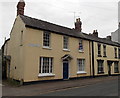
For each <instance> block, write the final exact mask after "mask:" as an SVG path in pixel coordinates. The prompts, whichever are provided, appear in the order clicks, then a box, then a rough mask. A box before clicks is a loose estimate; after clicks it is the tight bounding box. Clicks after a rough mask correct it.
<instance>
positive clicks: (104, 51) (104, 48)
mask: <svg viewBox="0 0 120 98" xmlns="http://www.w3.org/2000/svg"><path fill="white" fill-rule="evenodd" d="M103 56H104V57H106V45H103Z"/></svg>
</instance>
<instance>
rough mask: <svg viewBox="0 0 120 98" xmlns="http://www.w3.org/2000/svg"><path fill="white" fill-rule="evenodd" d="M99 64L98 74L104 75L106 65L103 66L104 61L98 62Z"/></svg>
mask: <svg viewBox="0 0 120 98" xmlns="http://www.w3.org/2000/svg"><path fill="white" fill-rule="evenodd" d="M97 62H98V74H101V73H104V65H103V62H104V61H101V60H98V61H97Z"/></svg>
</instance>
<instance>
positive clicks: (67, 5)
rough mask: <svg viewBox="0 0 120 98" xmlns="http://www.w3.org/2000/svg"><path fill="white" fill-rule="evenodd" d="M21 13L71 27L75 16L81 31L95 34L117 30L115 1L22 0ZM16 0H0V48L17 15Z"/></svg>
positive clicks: (109, 33) (116, 4) (106, 33)
mask: <svg viewBox="0 0 120 98" xmlns="http://www.w3.org/2000/svg"><path fill="white" fill-rule="evenodd" d="M24 1H25V3H26V6H25V13H24V14H25V15H27V16H30V17H33V18H38V19H41V20H45V21H48V22H52V23H54V24H58V25H61V26H65V27H68V28H74V22H75V19H76V18H78V17H80V18H81V21H82V32H84V33H87V34H89V33H92V32H93V30H98V32H99V37H102V38H104V37H106V36H108V35H111V32H114V31H116V30H117V29H118V1H119V0H24ZM18 2H19V0H0V13H1V15H0V27H1V28H0V47H1V46H2V45H3V43H4V41H5V37H6V39H7V38H10V32H11V29H12V27H13V24H14V21H15V18H16V15H17V8H16V6H17V3H18Z"/></svg>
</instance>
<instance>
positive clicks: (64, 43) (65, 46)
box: [63, 36, 69, 50]
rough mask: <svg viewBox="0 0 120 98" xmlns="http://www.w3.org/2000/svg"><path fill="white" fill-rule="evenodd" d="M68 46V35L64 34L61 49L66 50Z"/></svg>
mask: <svg viewBox="0 0 120 98" xmlns="http://www.w3.org/2000/svg"><path fill="white" fill-rule="evenodd" d="M68 46H69V37H68V36H64V37H63V49H66V50H68V48H69V47H68Z"/></svg>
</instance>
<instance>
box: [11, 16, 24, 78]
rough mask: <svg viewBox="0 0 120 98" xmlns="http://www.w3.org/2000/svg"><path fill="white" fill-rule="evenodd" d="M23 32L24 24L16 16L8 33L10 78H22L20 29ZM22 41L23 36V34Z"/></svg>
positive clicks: (22, 57)
mask: <svg viewBox="0 0 120 98" xmlns="http://www.w3.org/2000/svg"><path fill="white" fill-rule="evenodd" d="M22 30H23V35H24V34H25V25H24V23H23V21H22V20H21V18H20V17H19V16H18V17H17V18H16V20H15V23H14V25H13V28H12V31H11V33H10V49H11V64H10V78H13V79H16V80H21V79H23V78H24V57H25V55H24V46H21V44H20V42H21V31H22ZM23 42H24V36H23Z"/></svg>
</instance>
